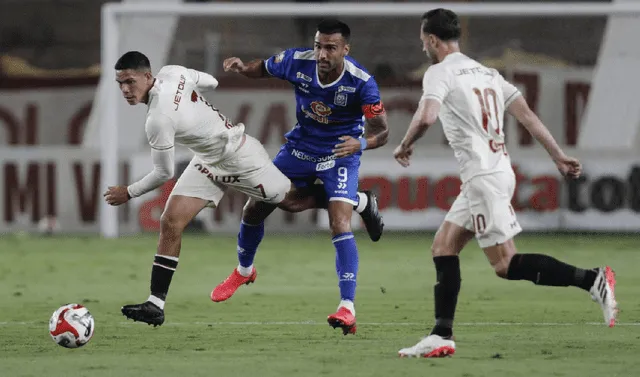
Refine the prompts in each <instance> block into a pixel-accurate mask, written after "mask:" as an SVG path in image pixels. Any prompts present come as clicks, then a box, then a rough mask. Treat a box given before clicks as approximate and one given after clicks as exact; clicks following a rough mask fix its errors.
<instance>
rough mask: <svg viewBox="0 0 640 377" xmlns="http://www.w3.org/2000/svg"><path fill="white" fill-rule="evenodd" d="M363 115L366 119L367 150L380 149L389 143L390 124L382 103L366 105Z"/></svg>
mask: <svg viewBox="0 0 640 377" xmlns="http://www.w3.org/2000/svg"><path fill="white" fill-rule="evenodd" d="M363 113H364V116H365V119H366V123H365V126H364V137H365V139H367V149H375V148H379V147H381V146H383V145H385V144H387V141H389V124H388V123H387V113H386V111H385V109H384V105H383V104H382V102H378V103H376V104H371V105H364V106H363Z"/></svg>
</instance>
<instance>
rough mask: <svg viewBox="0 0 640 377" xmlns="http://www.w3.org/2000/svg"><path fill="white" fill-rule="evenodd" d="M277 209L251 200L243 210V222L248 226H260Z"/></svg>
mask: <svg viewBox="0 0 640 377" xmlns="http://www.w3.org/2000/svg"><path fill="white" fill-rule="evenodd" d="M274 208H275V206H274V205H272V204H268V203H265V202H258V201H255V200H253V199H249V201H247V204H245V206H244V208H243V209H242V221H243V222H244V223H246V224H252V225H256V224H260V223H261V222H263V221H264V220H265V219H266V218H267V217H268V216H269V214H271V212H272V211H273V209H274Z"/></svg>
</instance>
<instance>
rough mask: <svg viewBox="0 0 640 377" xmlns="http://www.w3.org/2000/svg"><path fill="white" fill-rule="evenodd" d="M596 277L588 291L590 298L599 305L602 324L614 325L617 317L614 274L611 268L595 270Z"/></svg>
mask: <svg viewBox="0 0 640 377" xmlns="http://www.w3.org/2000/svg"><path fill="white" fill-rule="evenodd" d="M596 272H597V273H598V275H597V276H596V280H595V282H594V283H593V286H592V287H591V289H590V290H589V293H591V298H592V299H593V301H596V302H597V303H598V304H600V307H601V308H602V313H603V314H604V323H605V324H607V326H609V327H613V326H615V324H616V316H617V315H618V303H617V302H616V295H615V288H616V273H615V272H613V270H612V269H611V267H609V266H606V267H605V268H598V269H596Z"/></svg>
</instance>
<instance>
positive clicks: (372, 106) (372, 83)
mask: <svg viewBox="0 0 640 377" xmlns="http://www.w3.org/2000/svg"><path fill="white" fill-rule="evenodd" d="M360 106H361V107H362V114H363V115H364V117H365V118H366V119H370V118H373V117H375V116H378V115H382V114H384V113H385V109H384V105H383V104H382V99H381V98H380V89H379V88H378V83H377V82H376V80H374V78H373V77H371V78H369V80H368V81H367V82H366V83H365V84H364V85H363V86H362V89H361V90H360Z"/></svg>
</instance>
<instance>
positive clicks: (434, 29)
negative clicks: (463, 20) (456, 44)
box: [422, 8, 461, 41]
mask: <svg viewBox="0 0 640 377" xmlns="http://www.w3.org/2000/svg"><path fill="white" fill-rule="evenodd" d="M422 31H423V32H424V33H425V34H433V35H435V36H436V37H438V38H440V39H442V40H443V41H457V40H458V39H460V34H461V30H460V20H459V19H458V15H457V14H455V13H454V12H453V11H450V10H449V9H443V8H438V9H432V10H430V11H428V12H427V13H425V14H423V15H422Z"/></svg>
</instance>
